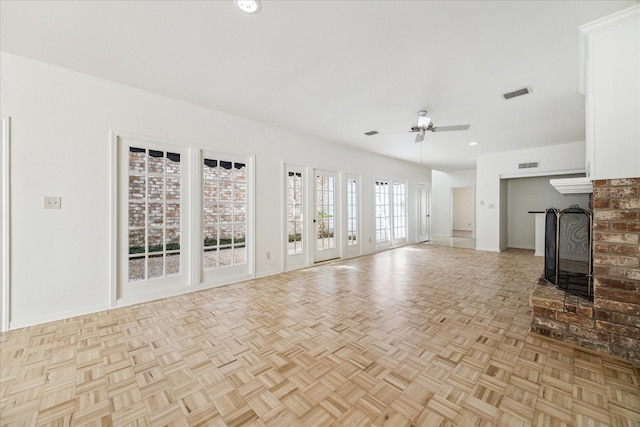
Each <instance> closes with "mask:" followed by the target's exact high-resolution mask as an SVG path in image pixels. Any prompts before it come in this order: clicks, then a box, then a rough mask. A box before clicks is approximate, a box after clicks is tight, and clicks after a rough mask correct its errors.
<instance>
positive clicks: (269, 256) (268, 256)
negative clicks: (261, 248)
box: [267, 251, 271, 259]
mask: <svg viewBox="0 0 640 427" xmlns="http://www.w3.org/2000/svg"><path fill="white" fill-rule="evenodd" d="M267 259H271V252H270V251H267Z"/></svg>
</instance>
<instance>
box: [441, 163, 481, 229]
mask: <svg viewBox="0 0 640 427" xmlns="http://www.w3.org/2000/svg"><path fill="white" fill-rule="evenodd" d="M431 183H432V184H431V185H432V195H431V200H432V204H431V232H432V234H433V235H434V236H450V235H451V221H452V220H451V192H452V191H453V190H452V189H453V188H461V187H474V188H475V185H476V170H475V169H469V170H464V171H458V172H451V173H445V172H440V171H435V170H434V171H432V172H431Z"/></svg>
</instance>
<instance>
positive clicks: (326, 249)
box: [313, 170, 340, 262]
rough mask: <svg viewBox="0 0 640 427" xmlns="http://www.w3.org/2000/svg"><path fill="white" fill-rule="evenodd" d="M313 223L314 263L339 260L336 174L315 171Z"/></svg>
mask: <svg viewBox="0 0 640 427" xmlns="http://www.w3.org/2000/svg"><path fill="white" fill-rule="evenodd" d="M314 176H315V195H314V204H315V206H314V214H315V216H314V217H313V223H314V226H315V227H314V228H315V255H314V261H315V262H320V261H326V260H328V259H333V258H340V247H339V242H340V236H339V234H340V209H339V206H338V200H340V198H339V197H338V194H337V193H338V174H337V173H335V172H327V171H320V170H316V171H315V175H314Z"/></svg>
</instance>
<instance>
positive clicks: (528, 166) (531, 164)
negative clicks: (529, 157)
mask: <svg viewBox="0 0 640 427" xmlns="http://www.w3.org/2000/svg"><path fill="white" fill-rule="evenodd" d="M539 166H540V162H529V163H518V169H535V168H537V167H539Z"/></svg>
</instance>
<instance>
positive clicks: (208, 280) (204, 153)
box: [194, 149, 255, 286]
mask: <svg viewBox="0 0 640 427" xmlns="http://www.w3.org/2000/svg"><path fill="white" fill-rule="evenodd" d="M211 157H213V158H215V159H217V160H223V161H233V162H238V163H245V164H246V174H247V177H246V183H247V230H246V238H245V239H246V244H245V247H246V248H247V262H246V264H241V265H238V266H230V267H223V268H216V269H212V270H207V271H205V269H204V266H203V255H204V249H203V247H202V236H203V230H204V225H203V224H204V215H203V207H204V203H203V202H204V180H203V178H202V174H203V163H204V159H205V158H211ZM254 164H255V156H246V155H245V156H243V155H239V154H231V153H223V152H220V151H217V150H212V149H200V150H199V155H198V167H197V168H195V169H197V171H196V173H197V174H198V175H197V176H198V180H197V182H198V189H197V191H198V193H197V194H198V203H197V209H198V210H197V212H194V217H196V218H195V219H194V224H196V226H195V227H194V228H195V229H196V230H195V235H197V238H196V239H195V242H196V243H194V246H197V248H198V253H197V256H194V258H197V260H198V266H197V270H195V271H197V272H198V276H199V280H198V284H200V285H204V286H210V285H213V286H215V285H221V284H226V283H230V282H231V281H233V282H236V281H242V280H248V279H251V278H253V277H254V276H255V262H254V259H255V235H254V234H255V233H254V227H255V173H254Z"/></svg>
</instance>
